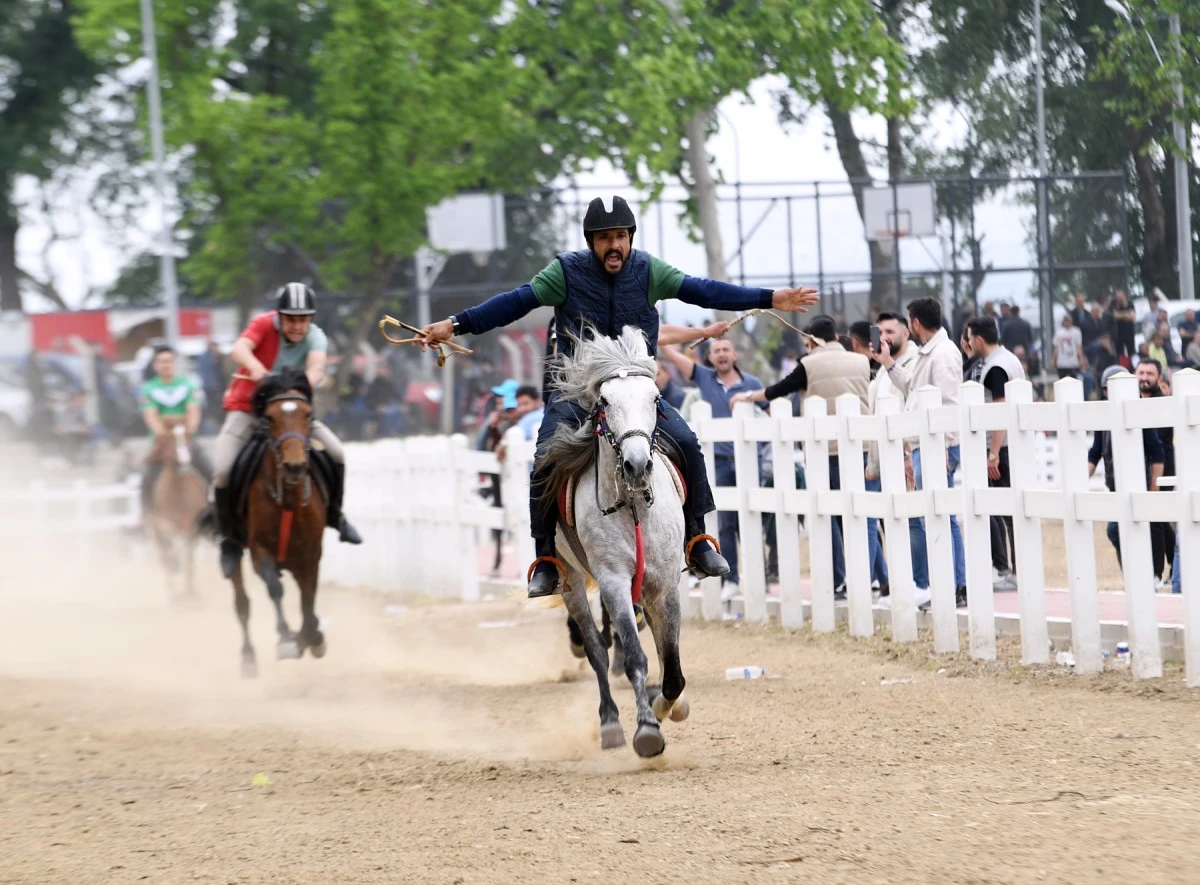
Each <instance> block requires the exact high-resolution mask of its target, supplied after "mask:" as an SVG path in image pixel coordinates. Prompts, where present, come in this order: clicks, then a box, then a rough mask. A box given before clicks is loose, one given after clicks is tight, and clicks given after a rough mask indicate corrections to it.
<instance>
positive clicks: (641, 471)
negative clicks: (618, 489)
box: [621, 456, 654, 487]
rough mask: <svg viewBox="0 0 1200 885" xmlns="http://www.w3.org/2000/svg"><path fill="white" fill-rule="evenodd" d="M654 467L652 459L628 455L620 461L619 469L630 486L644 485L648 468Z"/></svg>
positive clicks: (647, 475) (647, 477)
mask: <svg viewBox="0 0 1200 885" xmlns="http://www.w3.org/2000/svg"><path fill="white" fill-rule="evenodd" d="M653 467H654V461H653V460H652V459H648V458H642V457H640V456H634V457H628V456H626V458H625V459H624V461H622V463H621V469H622V470H623V471H624V473H625V481H626V482H628V483H629V484H630V485H631V486H635V487H636V486H641V485H644V484H645V483H646V482H647V480H648V479H649V477H650V470H651V469H652V468H653Z"/></svg>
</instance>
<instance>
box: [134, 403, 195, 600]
mask: <svg viewBox="0 0 1200 885" xmlns="http://www.w3.org/2000/svg"><path fill="white" fill-rule="evenodd" d="M161 420H162V423H163V427H164V428H165V429H166V432H165V433H163V434H160V435H159V436H158V437H156V438H155V440H154V447H153V448H152V449H151V451H150V455H149V456H148V458H147V460H149V461H157V462H159V463H160V464H161V465H162V472H161V473H159V475H158V479H157V480H156V481H155V483H154V489H153V490H152V492H151V496H150V502H151V508H150V514H149V522H150V526H151V532H152V534H153V536H154V541H155V544H156V546H157V547H158V551H159V555H160V556H161V558H162V562H163V566H164V568H166V570H167V574H168V575H169V576H170V577H171V578H172V583H173V579H174V578H175V577H176V576H177V575H178V574H179V571H180V562H179V560H180V557H182V559H183V573H184V590H183V593H182V598H184V599H194V598H195V596H196V592H195V587H194V574H193V559H194V553H195V549H196V539H197V525H196V518H197V517H198V516H199V515H200V512H201V511H202V510H204V508H205V507H206V506H207V504H208V483H207V482H206V481H205V479H204V477H203V476H202V475H201V474H200V473H199V472H198V471H197V470H196V469H195V467H194V466H193V463H192V448H191V440H190V439H189V438H188V433H187V429H186V428H185V427H184V422H183V419H182V418H163V419H161ZM176 595H177V597H178V596H179V594H176Z"/></svg>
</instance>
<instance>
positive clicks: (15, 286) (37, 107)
mask: <svg viewBox="0 0 1200 885" xmlns="http://www.w3.org/2000/svg"><path fill="white" fill-rule="evenodd" d="M71 13H72V4H71V2H70V0H0V311H5V310H22V309H23V306H24V305H23V301H22V298H21V286H20V281H21V278H22V277H23V276H24V274H23V272H22V271H21V269H20V268H19V267H18V266H17V251H16V245H17V232H18V230H19V229H20V224H21V220H20V207H19V206H17V205H16V204H15V197H14V191H15V187H16V183H17V180H18V178H19V177H20V176H23V175H30V176H33V177H34V178H36V179H38V180H41V181H44V180H45V179H47V178H49V177H50V176H51V175H52V174H53V173H54V170H55V169H57V168H59V167H60V166H61V164H62V162H63V160H64V156H63V145H62V144H61V142H60V141H59V140H58V136H59V135H60V134H61V133H62V132H63V130H64V128H65V127H66V125H67V121H68V118H69V116H70V113H71V106H72V103H73V102H75V101H76V100H77V99H78V98H79V97H80V96H81V95H82V94H83V93H85V92H86V91H87V90H88V89H90V87H91V86H92V84H93V83H94V81H95V78H96V75H97V73H98V68H97V66H96V65H95V63H94V62H93V61H92V60H91V59H90V58H88V56H87V55H85V54H84V53H83V51H82V50H81V49H80V47H79V45H78V43H77V42H76V39H75V34H74V32H73V30H72V27H71Z"/></svg>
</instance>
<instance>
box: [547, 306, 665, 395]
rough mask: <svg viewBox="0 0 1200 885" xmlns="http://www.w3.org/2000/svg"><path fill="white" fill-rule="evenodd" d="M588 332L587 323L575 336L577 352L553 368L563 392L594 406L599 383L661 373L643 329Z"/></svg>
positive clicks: (555, 378) (554, 380)
mask: <svg viewBox="0 0 1200 885" xmlns="http://www.w3.org/2000/svg"><path fill="white" fill-rule="evenodd" d="M587 332H588V328H587V327H585V328H584V330H583V334H582V335H581V336H579V337H576V336H572V338H573V340H574V342H575V353H574V354H573V355H571V356H564V357H562V358H561V359H560V360H559V361H558V362H557V364H556V365H555V366H554V367H553V369H552V371H551V377H552V378H553V383H554V386H555V387H557V388H558V392H559V394H560V395H562V396H564V397H566V398H567V399H569V400H571V401H572V402H576V403H579V404H580V405H581V406H583V407H584V408H586V409H591V408H594V407H595V405H596V401H597V400H598V399H599V398H600V386H601V385H602V384H603V383H604V382H605V381H610V380H612V379H613V378H623V377H634V376H641V377H644V378H654V377H656V376H657V375H658V366H657V364H656V363H655V361H654V357H652V356H650V349H649V347H648V346H647V345H646V336H645V335H644V334H643V333H642V330H641V329H639V328H637V327H636V326H626V327H625V328H624V329H622V330H621V337H620V338H608V337H606V336H604V335H595V336H593V335H588V334H587Z"/></svg>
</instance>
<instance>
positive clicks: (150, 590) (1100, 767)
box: [0, 551, 1200, 885]
mask: <svg viewBox="0 0 1200 885" xmlns="http://www.w3.org/2000/svg"><path fill="white" fill-rule="evenodd" d="M114 552H115V553H120V551H114ZM122 555H124V554H122ZM212 559H213V556H212V552H211V551H208V552H207V554H206V559H205V566H206V567H205V568H204V569H203V570H202V588H203V598H202V600H201V602H200V603H199V604H198V605H195V606H191V607H178V606H172V605H170V604H168V602H167V599H166V593H165V589H164V587H163V582H162V581H161V579H160V576H159V575H158V573H157V571H156V570H155V568H154V567H153V566H152V565H151V564H150V563H145V564H138V563H136V562H132V561H130V560H129V559H128V558H124V559H119V558H117V557H107V558H106V557H99V558H97V559H96V560H94V561H93V562H92V563H91V564H90V566H89V569H88V573H87V574H85V572H84V570H82V569H80V568H76V567H71V566H70V564H69V563H64V562H63V561H62V559H61V558H59V559H56V560H54V562H55V568H54V570H53V574H54V577H51V569H49V568H48V567H47V563H46V562H45V561H43V562H41V563H39V564H33V563H30V562H26V563H25V565H24V566H20V565H17V566H13V567H12V568H11V569H10V570H9V571H7V572H6V574H5V577H4V583H3V589H2V591H0V614H2V615H3V621H2V623H3V624H4V631H3V639H2V641H0V882H28V883H50V882H72V883H80V882H133V881H149V882H156V883H158V882H184V881H189V882H190V881H211V882H222V883H226V882H246V883H251V882H312V883H328V882H410V881H411V882H438V883H443V882H444V883H454V882H463V883H469V882H571V881H574V882H587V881H601V880H607V881H618V882H632V881H644V882H657V881H671V880H682V881H695V882H776V881H806V882H821V883H824V882H830V883H889V885H891V883H898V882H900V883H907V882H912V883H918V882H919V883H941V882H946V883H951V882H953V883H1010V882H1011V883H1016V882H1041V881H1046V882H1099V881H1101V880H1106V881H1113V880H1121V879H1128V880H1130V881H1137V882H1140V883H1145V882H1185V881H1195V870H1196V862H1197V860H1198V859H1200V848H1197V847H1196V846H1197V845H1198V844H1200V812H1198V811H1197V809H1196V803H1197V801H1200V800H1197V799H1196V796H1197V795H1200V770H1198V768H1197V759H1198V757H1200V739H1198V738H1197V735H1198V734H1200V705H1197V703H1196V701H1195V696H1194V695H1192V694H1191V693H1189V692H1187V691H1186V690H1184V689H1183V688H1182V686H1181V685H1180V679H1179V674H1178V672H1174V671H1173V672H1172V674H1171V676H1170V677H1169V678H1166V679H1163V680H1159V681H1158V683H1159V684H1154V685H1146V684H1143V685H1139V686H1133V685H1131V684H1130V683H1129V681H1128V676H1127V674H1121V673H1112V674H1105V675H1104V676H1102V677H1099V678H1098V679H1095V680H1092V681H1085V680H1083V679H1079V678H1076V677H1071V676H1065V675H1062V674H1061V673H1058V672H1055V671H1042V672H1039V671H1030V670H1019V669H1017V668H1015V667H1014V666H1013V664H1012V662H1011V660H1010V661H1008V662H1001V663H998V664H994V665H990V666H976V665H973V664H971V663H970V662H968V661H966V660H965V659H964V658H961V657H950V658H945V657H943V658H934V657H933V656H932V654H931V652H930V650H929V646H928V644H927V643H925V644H919V645H917V646H912V647H907V648H897V647H895V646H893V645H891V644H890V643H888V642H887V641H886V640H883V639H880V640H876V641H874V642H867V643H864V642H857V641H851V640H849V639H848V638H847V637H845V636H843V635H838V636H830V637H813V636H812V635H811V634H808V633H799V634H790V633H786V632H784V631H782V630H780V629H778V628H770V627H765V628H763V627H750V626H744V625H733V624H725V625H701V624H696V623H689V624H687V625H686V627H685V633H684V669H685V673H686V674H687V676H688V680H689V681H688V695H689V697H690V699H691V703H692V716H691V718H690V719H689V720H688V721H687V722H685V723H680V724H675V723H668V724H667V726H666V728H665V734H666V736H667V740H668V746H667V750H666V753H665V754H664V755H663V756H662V757H660V758H658V759H656V760H651V761H643V760H639V759H638V758H637V757H636V756H635V755H634V754H633V752H632V750H631V749H628V748H627V749H624V750H618V751H610V752H607V753H604V752H602V751H601V750H600V749H599V741H598V726H597V722H596V705H597V698H596V688H595V683H594V680H593V678H592V676H591V673H590V671H588V672H582V670H581V668H580V665H579V663H578V662H576V661H575V660H574V659H573V658H572V657H571V656H570V653H569V651H568V648H567V642H566V635H565V630H564V628H563V626H562V614H561V612H559V611H547V610H530V609H526V608H525V607H524V606H523V604H520V603H516V602H512V601H498V602H493V603H489V604H482V605H478V606H474V607H466V606H459V605H421V604H419V603H415V602H410V604H409V605H408V606H407V607H405V608H397V607H394V606H395V604H396V600H385V599H382V598H380V597H374V596H370V595H366V594H362V593H356V592H351V591H344V590H339V589H337V588H336V587H332V586H326V587H325V588H324V589H323V592H322V595H321V598H320V600H319V611H320V613H321V615H322V616H323V617H324V618H325V619H326V620H327V622H328V623H327V627H326V633H327V636H328V642H329V653H328V656H327V657H326V658H325V659H324V660H320V661H316V660H312V659H311V658H307V657H306V658H304V659H303V660H300V661H290V660H289V661H276V660H274V655H273V623H272V621H273V619H272V617H271V616H270V615H271V611H270V604H269V602H268V601H267V600H266V596H265V592H263V591H262V589H261V586H259V585H257V583H256V584H255V592H254V598H253V606H254V612H253V616H254V632H255V639H256V644H257V647H258V652H259V660H260V670H261V676H260V678H259V679H258V680H257V681H253V682H246V681H242V680H240V679H239V678H238V647H239V643H240V638H239V633H238V629H237V626H236V621H235V618H234V615H233V612H232V606H231V602H230V596H231V594H230V592H229V590H228V587H227V585H225V584H223V583H222V582H221V581H220V580H219V578H218V576H217V575H215V573H214V572H213V570H212V568H211V563H212ZM6 561H7V562H9V563H12V561H13V560H12V559H11V558H10V559H8V560H6ZM289 602H290V603H291V604H292V606H293V608H292V610H293V611H294V610H295V609H294V603H295V600H294V598H292V599H290V600H289ZM388 605H392V606H393V607H391V608H388V609H387V610H386V612H385V606H388ZM647 641H649V640H647ZM741 664H761V665H763V666H765V667H766V668H767V670H768V672H769V673H770V674H771V675H772V676H773V677H776V678H770V679H763V680H757V681H753V682H726V681H725V680H724V669H725V668H726V667H727V666H731V665H741ZM939 670H942V672H938V671H939ZM617 697H618V703H619V704H620V705H621V707H622V712H623V716H624V722H625V726H626V734H627V737H631V736H632V728H631V723H632V695H631V693H630V692H629V689H628V687H627V685H622V687H621V688H620V689H619V690H618V693H617Z"/></svg>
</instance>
